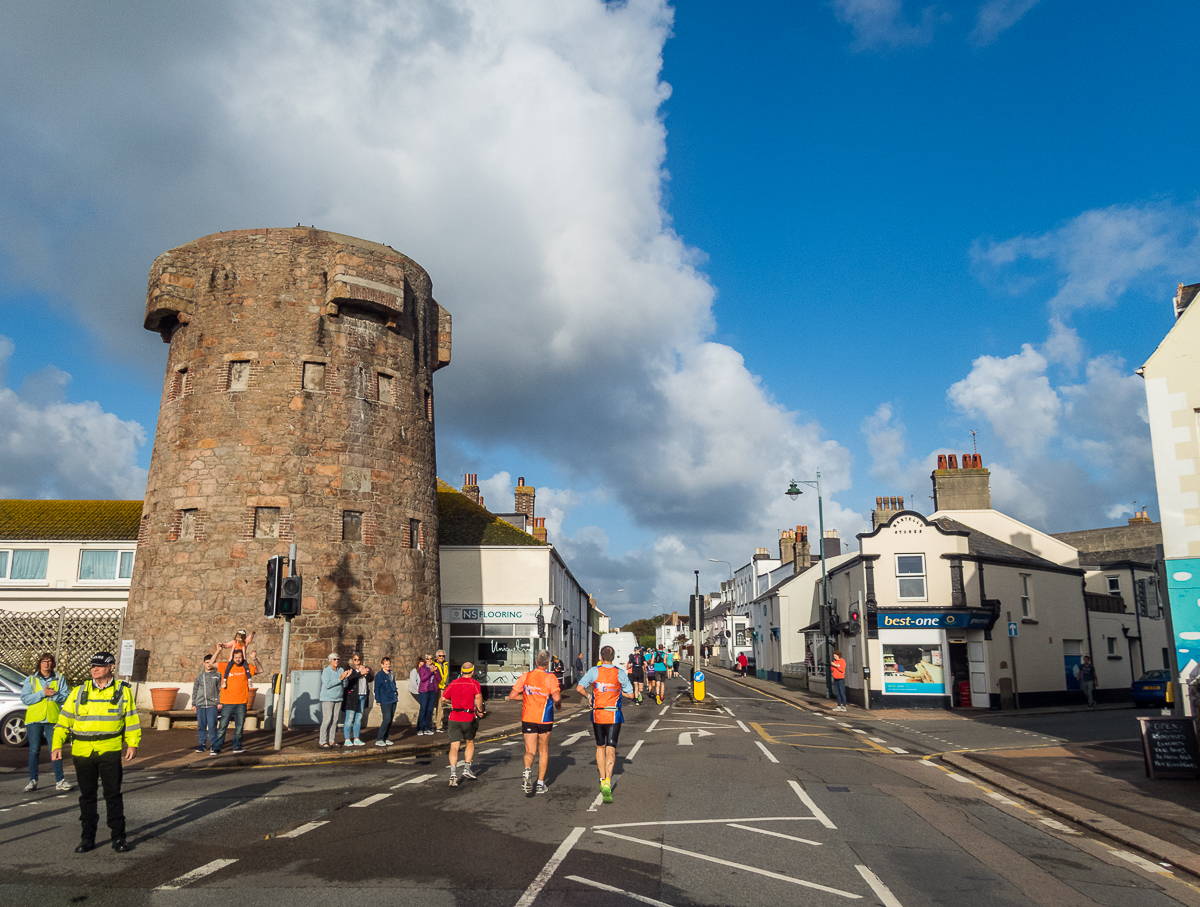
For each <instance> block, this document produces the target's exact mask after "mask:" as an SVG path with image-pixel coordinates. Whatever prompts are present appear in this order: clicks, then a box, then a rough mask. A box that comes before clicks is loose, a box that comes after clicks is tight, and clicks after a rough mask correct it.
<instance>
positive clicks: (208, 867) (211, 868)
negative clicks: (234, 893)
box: [154, 859, 237, 891]
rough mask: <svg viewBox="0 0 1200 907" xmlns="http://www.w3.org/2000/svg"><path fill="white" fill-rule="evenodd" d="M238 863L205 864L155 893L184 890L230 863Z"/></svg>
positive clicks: (224, 861)
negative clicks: (186, 886)
mask: <svg viewBox="0 0 1200 907" xmlns="http://www.w3.org/2000/svg"><path fill="white" fill-rule="evenodd" d="M236 862H237V860H235V859H222V860H213V861H212V862H211V863H205V864H204V865H203V866H200V867H198V868H196V869H193V870H192V871H191V872H185V873H184V874H183V875H181V876H180V877H179V878H177V879H172V880H171V881H169V882H166V883H164V884H162V885H159V886H158V887H157V888H155V889H154V890H155V891H175V890H176V889H179V888H182V887H183V886H184V885H190V884H191V883H192V882H194V881H196V880H197V879H202V878H204V877H205V876H207V875H212V874H213V873H214V872H216V871H217V870H218V869H224V868H225V867H226V866H228V865H229V864H230V863H236Z"/></svg>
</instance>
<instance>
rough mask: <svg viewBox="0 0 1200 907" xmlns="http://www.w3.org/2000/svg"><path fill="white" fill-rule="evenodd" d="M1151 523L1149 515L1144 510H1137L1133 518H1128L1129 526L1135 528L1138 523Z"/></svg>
mask: <svg viewBox="0 0 1200 907" xmlns="http://www.w3.org/2000/svg"><path fill="white" fill-rule="evenodd" d="M1152 522H1154V521H1153V520H1151V519H1150V514H1148V513H1147V512H1146V511H1145V510H1144V509H1143V510H1139V511H1138V512H1137V513H1135V514H1134V515H1133V516H1131V517H1130V518H1129V525H1130V526H1136V525H1138V524H1139V523H1152Z"/></svg>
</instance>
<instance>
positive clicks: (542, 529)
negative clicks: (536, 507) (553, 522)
mask: <svg viewBox="0 0 1200 907" xmlns="http://www.w3.org/2000/svg"><path fill="white" fill-rule="evenodd" d="M533 537H534V538H535V539H537V540H538V541H539V542H544V541H546V518H545V517H544V516H540V517H536V518H534V521H533Z"/></svg>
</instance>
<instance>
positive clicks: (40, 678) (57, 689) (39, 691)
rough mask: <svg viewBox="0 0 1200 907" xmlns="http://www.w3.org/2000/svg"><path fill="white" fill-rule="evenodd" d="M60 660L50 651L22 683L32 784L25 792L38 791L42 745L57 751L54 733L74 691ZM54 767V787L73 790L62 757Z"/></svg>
mask: <svg viewBox="0 0 1200 907" xmlns="http://www.w3.org/2000/svg"><path fill="white" fill-rule="evenodd" d="M56 668H57V662H56V661H55V659H54V656H53V655H51V654H50V653H49V652H46V653H45V654H43V655H42V657H41V658H39V659H38V669H37V670H36V671H34V672H33V673H32V674H30V675H29V676H28V677H26V678H25V682H24V683H23V684H21V702H23V703H24V704H25V705H27V706H28V708H27V709H26V710H25V730H26V732H27V733H28V739H29V783H28V784H27V785H25V791H26V792H27V793H28V792H29V791H34V790H37V786H38V762H39V761H40V760H41V753H42V744H43V743H44V744H46V748H47V749H50V750H51V751H53V747H52V746H51V745H50V743H51V738H52V737H53V736H54V724H55V722H56V721H58V712H59V709H60V707H61V706H62V704H63V703H64V702H66V701H67V696H68V695H69V694H70V692H71V684H69V683H68V682H67V678H66V677H64V676H63V675H62V674H60V673H58V671H57V670H56ZM50 765H51V766H52V767H53V768H54V781H55V784H54V789H55V790H70V789H71V785H70V783H69V782H68V781H67V780H66V779H65V778H64V777H63V764H62V759H57V760H56V759H54V758H53V757H52V758H51V760H50Z"/></svg>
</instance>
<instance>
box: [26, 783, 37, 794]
mask: <svg viewBox="0 0 1200 907" xmlns="http://www.w3.org/2000/svg"><path fill="white" fill-rule="evenodd" d="M35 790H37V782H36V781H30V782H29V783H28V784H26V785H25V793H29V792H30V791H35Z"/></svg>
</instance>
